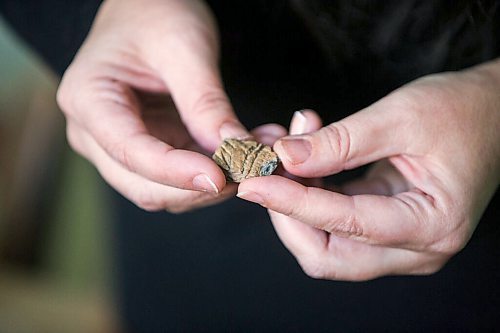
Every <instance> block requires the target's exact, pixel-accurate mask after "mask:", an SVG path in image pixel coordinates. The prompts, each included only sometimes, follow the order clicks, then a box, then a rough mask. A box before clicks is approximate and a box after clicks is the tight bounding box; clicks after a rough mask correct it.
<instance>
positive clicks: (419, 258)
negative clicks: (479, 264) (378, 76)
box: [238, 61, 500, 280]
mask: <svg viewBox="0 0 500 333" xmlns="http://www.w3.org/2000/svg"><path fill="white" fill-rule="evenodd" d="M499 88H500V62H499V61H496V62H491V63H487V64H484V65H482V66H478V67H475V68H472V69H469V70H466V71H462V72H456V73H444V74H439V75H431V76H428V77H424V78H422V79H419V80H416V81H414V82H412V83H410V84H408V85H406V86H404V87H402V88H400V89H398V90H396V91H395V92H393V93H391V94H390V95H388V96H386V97H385V98H383V99H381V100H380V101H378V102H377V103H375V104H373V105H371V106H369V107H367V108H366V109H364V110H362V111H360V112H358V113H356V114H354V115H352V116H350V117H348V118H345V119H343V120H341V121H339V122H336V123H333V124H331V125H329V126H326V127H324V128H322V129H321V130H319V131H317V132H314V133H311V134H308V135H300V136H289V137H285V138H282V139H280V140H278V141H277V142H276V144H275V145H274V148H275V150H276V152H277V153H278V155H279V156H280V158H281V159H282V161H283V164H284V167H285V168H286V170H287V171H288V172H290V173H291V174H293V175H297V176H301V177H321V176H326V175H331V174H335V173H338V172H340V171H342V170H346V169H352V168H356V167H358V166H361V165H364V164H367V163H371V162H376V161H379V162H377V163H375V165H374V166H373V168H372V169H371V171H370V172H369V173H368V174H367V176H366V177H365V178H364V179H359V180H356V181H354V182H352V183H350V184H346V185H345V186H344V187H343V192H344V193H343V194H340V193H336V192H334V191H331V190H329V189H321V188H315V187H306V186H303V185H301V184H299V183H297V182H294V181H292V180H289V179H286V178H283V177H279V176H270V177H267V178H255V179H250V180H247V181H245V182H243V183H242V184H241V185H240V186H239V189H238V191H239V194H238V196H240V197H242V198H244V199H247V200H250V201H253V202H257V203H259V204H261V205H263V206H264V207H267V208H268V209H269V212H270V215H271V219H272V222H273V224H274V227H275V229H276V231H277V233H278V235H279V237H280V238H281V240H282V241H283V243H284V244H285V246H286V247H287V248H288V249H289V250H290V251H291V252H292V253H293V255H294V256H295V257H296V258H297V260H298V262H299V263H300V265H301V266H302V268H303V269H304V271H305V272H306V273H307V274H308V275H310V276H312V277H315V278H322V279H336V280H367V279H373V278H376V277H380V276H384V275H393V274H430V273H433V272H436V271H437V270H439V269H440V268H441V267H442V266H443V265H444V264H445V263H446V262H447V260H448V259H449V258H450V257H451V256H453V255H454V254H456V253H457V252H458V251H460V250H461V249H462V248H463V247H464V246H465V245H466V243H467V242H468V240H469V238H470V237H471V235H472V233H473V231H474V229H475V227H476V225H477V223H478V221H479V219H480V217H481V214H482V212H483V211H484V209H485V207H486V205H487V203H488V201H489V200H490V199H491V197H492V195H493V193H494V191H495V189H496V188H497V186H498V183H499V180H500V172H499V170H500V145H499V142H500V95H498V90H499Z"/></svg>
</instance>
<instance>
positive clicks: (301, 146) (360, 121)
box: [274, 100, 410, 177]
mask: <svg viewBox="0 0 500 333" xmlns="http://www.w3.org/2000/svg"><path fill="white" fill-rule="evenodd" d="M381 102H382V100H381V101H380V102H378V103H376V104H374V105H372V106H370V107H368V108H366V109H364V110H362V111H359V112H357V113H355V114H353V115H351V116H349V117H347V118H344V119H342V120H340V121H338V122H335V123H332V124H330V125H328V126H325V127H323V128H321V129H320V130H319V131H316V132H314V133H310V134H306V135H291V136H287V137H284V138H282V139H280V140H278V141H277V142H276V143H275V145H274V150H275V151H276V153H277V154H278V156H279V157H280V159H281V160H282V162H283V165H284V167H285V169H286V170H287V171H289V172H290V173H292V174H294V175H297V176H301V177H324V176H328V175H331V174H335V173H338V172H340V171H342V170H346V169H353V168H356V167H358V166H361V165H364V164H367V163H370V162H373V161H376V160H379V159H382V158H385V157H389V156H393V155H397V154H400V153H402V152H403V151H404V150H405V147H406V141H405V140H406V138H407V137H410V135H409V133H407V131H408V127H409V126H405V120H404V119H403V117H402V116H401V114H404V112H391V111H390V110H389V109H388V108H387V105H384V104H385V103H381ZM384 106H385V107H384ZM393 111H394V110H393Z"/></svg>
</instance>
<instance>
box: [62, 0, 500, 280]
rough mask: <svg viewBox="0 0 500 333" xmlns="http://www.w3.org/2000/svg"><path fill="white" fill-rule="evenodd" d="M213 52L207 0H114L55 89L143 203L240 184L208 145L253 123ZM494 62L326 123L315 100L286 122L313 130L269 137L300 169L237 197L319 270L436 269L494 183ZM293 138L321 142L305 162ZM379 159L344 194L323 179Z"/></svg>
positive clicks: (250, 184)
mask: <svg viewBox="0 0 500 333" xmlns="http://www.w3.org/2000/svg"><path fill="white" fill-rule="evenodd" d="M217 58H218V41H217V33H216V28H215V24H214V22H213V18H212V16H211V14H210V12H209V11H208V10H207V8H206V6H205V5H204V4H203V2H201V1H195V0H190V1H187V0H107V1H106V2H105V3H104V5H103V6H102V8H101V9H100V11H99V13H98V17H97V18H96V21H95V23H94V25H93V27H92V31H91V32H90V34H89V36H88V38H87V40H86V42H85V43H84V45H83V46H82V48H81V50H80V51H79V52H78V55H77V56H76V58H75V60H74V61H73V63H72V65H71V66H70V68H69V69H68V71H67V72H66V73H65V75H64V78H63V80H62V83H61V86H60V89H59V91H58V102H59V104H60V106H61V108H62V110H63V111H64V114H65V116H66V119H67V134H68V141H69V143H70V144H71V146H72V147H73V148H74V149H75V150H76V151H77V152H79V153H80V154H82V155H83V156H85V157H86V158H87V159H89V160H90V161H91V162H92V163H93V164H94V165H95V166H96V167H97V168H98V170H99V172H100V173H101V174H102V176H103V177H104V178H105V179H106V181H107V182H108V183H110V184H111V185H112V186H113V187H114V188H115V189H117V190H118V191H119V192H120V193H122V194H123V195H124V196H125V197H127V198H128V199H130V200H131V201H132V202H134V203H136V204H137V205H138V206H139V207H142V208H144V209H147V210H160V209H166V210H169V211H171V212H182V211H186V210H190V209H194V208H197V207H200V206H205V205H210V204H215V203H217V202H220V201H221V200H224V199H225V198H228V197H230V196H232V195H233V194H234V193H235V191H236V189H235V186H234V185H233V186H228V185H227V184H226V183H225V179H224V175H223V173H222V171H221V170H220V169H219V168H218V167H217V166H216V165H215V163H214V162H213V161H212V160H211V159H210V158H209V157H207V156H206V154H208V153H209V152H212V151H214V150H215V148H216V147H217V146H218V144H219V143H220V142H221V141H222V139H223V138H225V137H246V136H248V135H249V133H248V132H247V131H246V129H245V128H244V127H243V126H242V125H241V124H240V123H239V121H238V120H237V118H236V116H235V114H234V112H233V110H232V108H231V105H230V103H229V100H228V98H227V96H226V94H225V93H224V90H223V86H222V82H221V79H220V75H219V72H218V66H217V60H218V59H217ZM499 67H500V65H499V62H498V61H496V62H491V63H487V64H484V65H482V66H478V67H475V68H472V69H470V70H467V71H462V72H456V73H443V74H438V75H433V76H429V77H425V78H422V79H420V80H417V81H415V82H412V83H410V84H408V85H406V86H404V87H402V88H400V89H398V90H397V91H395V92H393V93H392V94H390V95H389V96H387V97H385V98H383V99H382V100H380V101H379V102H377V103H375V104H373V105H371V106H369V107H368V108H366V109H365V110H362V111H360V112H358V113H356V114H354V115H352V116H350V117H348V118H346V119H344V120H342V121H340V122H337V123H334V124H331V125H328V126H326V127H324V128H322V129H319V127H320V126H321V122H320V120H319V118H318V117H317V115H316V114H314V113H312V112H311V111H307V112H303V113H298V114H296V117H295V118H294V120H293V123H292V126H291V134H295V135H297V134H299V133H301V132H313V133H311V134H308V135H302V136H292V137H286V138H283V139H281V140H279V141H278V142H277V143H276V144H275V150H276V151H277V152H278V154H279V156H280V158H281V159H282V161H283V165H284V166H285V168H286V170H287V171H288V172H289V174H290V175H291V176H290V178H292V179H289V178H287V177H280V176H270V177H265V178H256V179H251V180H247V181H245V182H243V183H242V184H241V185H240V186H239V189H238V191H239V196H240V197H241V198H244V199H247V200H250V201H253V202H257V203H260V204H262V205H263V206H265V207H267V208H268V209H269V213H270V215H271V219H272V222H273V224H274V227H275V229H276V231H277V233H278V235H279V237H280V238H281V240H282V241H283V243H284V244H285V245H286V246H287V248H288V249H289V250H290V251H291V252H292V253H293V254H294V255H295V257H296V258H297V259H298V261H299V263H300V264H301V266H302V267H303V268H304V270H305V272H306V273H307V274H309V275H310V276H313V277H316V278H324V279H341V280H366V279H372V278H375V277H378V276H383V275H389V274H428V273H432V272H435V271H436V270H438V269H440V268H441V267H442V265H443V264H444V263H445V262H446V261H447V260H448V259H449V258H450V257H451V256H452V255H453V254H455V253H456V252H458V251H459V250H460V249H462V248H463V246H465V244H466V243H467V241H468V239H469V238H470V236H471V235H472V233H473V231H474V229H475V227H476V225H477V223H478V221H479V218H480V216H481V214H482V212H483V210H484V208H485V206H486V204H487V202H488V201H489V199H490V198H491V196H492V195H493V192H494V191H495V189H496V187H497V186H498V182H499V177H500V175H499V170H500V151H499V150H500V145H499V144H498V142H500V115H499V109H500V101H499V99H500V96H499V94H498V90H499V87H500V68H499ZM318 129H319V130H318ZM252 134H253V135H254V136H255V137H257V138H258V139H259V140H260V141H263V142H265V143H272V142H273V141H275V139H276V138H278V137H281V136H284V135H285V134H286V133H285V130H284V129H283V128H281V127H279V126H277V125H272V124H270V125H265V126H262V127H260V128H258V129H256V130H254V131H253V132H252ZM297 138H302V139H304V140H305V141H306V144H305V146H306V147H307V146H309V147H310V149H311V151H310V157H309V158H307V159H306V160H305V161H303V162H299V161H298V160H297V159H300V158H303V157H304V154H303V152H301V149H300V146H301V145H300V144H299V145H297V141H296V140H295V141H294V140H293V139H297ZM294 142H295V144H294ZM303 142H304V141H303ZM302 146H304V145H302ZM371 162H377V163H376V164H375V165H374V166H373V168H372V170H371V171H370V172H369V173H368V175H367V176H366V177H365V178H364V179H360V180H358V181H354V182H352V183H350V184H346V185H345V186H344V187H343V188H342V191H341V192H342V194H341V193H338V191H337V192H336V191H333V190H332V189H331V188H323V186H322V182H321V180H320V179H319V177H322V176H326V175H331V174H335V173H338V172H341V171H342V170H346V169H351V168H355V167H357V166H360V165H363V164H367V163H371ZM298 177H303V179H300V178H298ZM302 184H306V185H307V186H306V185H302ZM311 185H314V186H315V187H312V186H311Z"/></svg>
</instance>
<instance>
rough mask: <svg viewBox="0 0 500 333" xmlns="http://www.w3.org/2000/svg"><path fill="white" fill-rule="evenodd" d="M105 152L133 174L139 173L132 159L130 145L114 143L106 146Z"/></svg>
mask: <svg viewBox="0 0 500 333" xmlns="http://www.w3.org/2000/svg"><path fill="white" fill-rule="evenodd" d="M105 150H106V151H107V152H108V153H109V155H110V156H111V157H112V158H113V159H115V160H116V161H118V162H119V163H121V164H122V165H123V166H124V167H125V168H126V169H127V170H129V171H131V172H136V171H137V170H135V167H134V165H133V163H132V159H131V157H130V154H131V153H130V150H131V148H130V145H129V144H127V143H125V142H112V143H108V144H107V145H106V147H105Z"/></svg>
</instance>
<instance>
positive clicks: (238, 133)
mask: <svg viewBox="0 0 500 333" xmlns="http://www.w3.org/2000/svg"><path fill="white" fill-rule="evenodd" d="M219 137H220V139H221V140H224V139H239V140H243V139H248V138H250V137H251V134H250V133H249V132H248V130H247V129H246V128H245V126H243V125H242V124H241V123H240V122H239V121H238V120H231V121H226V122H225V123H223V124H222V125H221V126H220V128H219Z"/></svg>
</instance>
